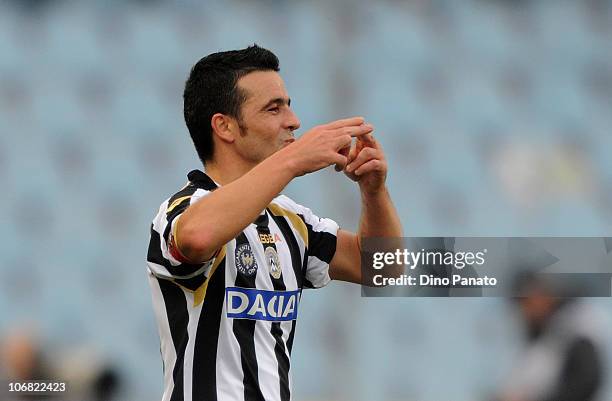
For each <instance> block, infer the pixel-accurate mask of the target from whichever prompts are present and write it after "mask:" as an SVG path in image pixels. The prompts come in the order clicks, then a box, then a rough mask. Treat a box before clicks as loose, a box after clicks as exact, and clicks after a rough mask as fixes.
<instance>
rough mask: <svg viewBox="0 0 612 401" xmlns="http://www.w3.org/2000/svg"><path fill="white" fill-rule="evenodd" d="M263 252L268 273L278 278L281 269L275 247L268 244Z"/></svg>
mask: <svg viewBox="0 0 612 401" xmlns="http://www.w3.org/2000/svg"><path fill="white" fill-rule="evenodd" d="M264 252H265V254H266V262H267V263H268V267H269V268H270V275H271V276H272V277H274V278H275V279H279V278H280V276H281V273H282V271H283V270H282V269H281V265H280V258H279V257H278V253H277V252H276V249H274V248H272V247H271V246H269V247H267V248H266V250H265V251H264Z"/></svg>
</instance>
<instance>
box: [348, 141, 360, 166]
mask: <svg viewBox="0 0 612 401" xmlns="http://www.w3.org/2000/svg"><path fill="white" fill-rule="evenodd" d="M357 154H358V151H357V145H355V146H351V150H350V151H349V154H348V164H351V162H352V161H353V160H355V158H356V157H357Z"/></svg>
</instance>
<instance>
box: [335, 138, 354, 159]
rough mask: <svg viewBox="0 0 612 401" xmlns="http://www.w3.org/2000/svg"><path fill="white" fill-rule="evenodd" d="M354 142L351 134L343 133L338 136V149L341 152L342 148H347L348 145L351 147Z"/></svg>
mask: <svg viewBox="0 0 612 401" xmlns="http://www.w3.org/2000/svg"><path fill="white" fill-rule="evenodd" d="M352 142H353V138H351V136H350V135H342V136H340V137H338V138H337V140H336V151H337V152H339V151H340V150H342V149H344V148H347V147H348V148H349V149H350V146H351V143H352ZM345 156H346V155H345Z"/></svg>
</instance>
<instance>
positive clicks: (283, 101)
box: [261, 97, 291, 110]
mask: <svg viewBox="0 0 612 401" xmlns="http://www.w3.org/2000/svg"><path fill="white" fill-rule="evenodd" d="M274 104H276V105H279V106H283V105H285V104H286V105H287V106H291V98H288V97H287V98H284V97H276V98H274V99H272V100H270V101H269V102H268V103H266V104H265V106H263V107H262V108H261V109H262V110H265V109H267V108H268V107H270V106H272V105H274Z"/></svg>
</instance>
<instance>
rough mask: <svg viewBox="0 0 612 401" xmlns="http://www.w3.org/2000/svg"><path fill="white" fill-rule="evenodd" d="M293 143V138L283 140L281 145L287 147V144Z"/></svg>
mask: <svg viewBox="0 0 612 401" xmlns="http://www.w3.org/2000/svg"><path fill="white" fill-rule="evenodd" d="M293 142H295V138H289V139H285V140H284V141H283V145H284V146H287V145H289V144H292V143H293Z"/></svg>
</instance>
